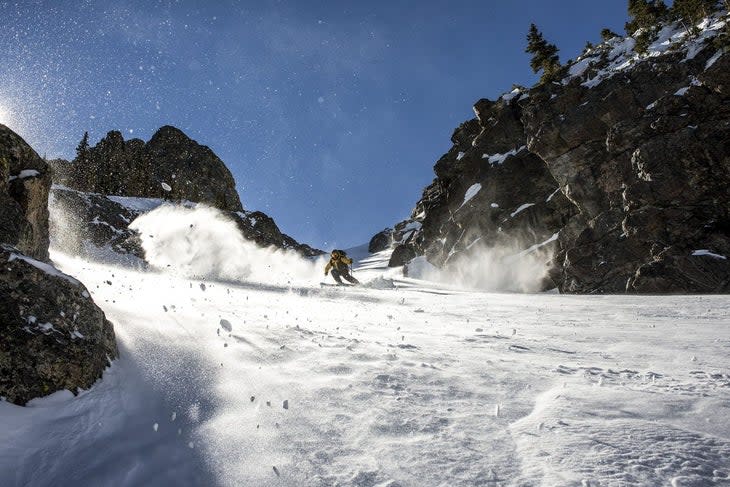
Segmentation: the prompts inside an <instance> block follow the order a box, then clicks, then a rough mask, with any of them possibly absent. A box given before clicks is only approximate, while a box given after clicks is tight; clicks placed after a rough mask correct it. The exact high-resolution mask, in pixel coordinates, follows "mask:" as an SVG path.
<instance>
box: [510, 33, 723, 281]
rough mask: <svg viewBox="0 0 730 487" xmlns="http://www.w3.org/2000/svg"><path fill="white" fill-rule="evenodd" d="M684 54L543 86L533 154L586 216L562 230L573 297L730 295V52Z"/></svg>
mask: <svg viewBox="0 0 730 487" xmlns="http://www.w3.org/2000/svg"><path fill="white" fill-rule="evenodd" d="M713 55H715V50H714V49H713V48H712V47H711V46H708V47H706V48H705V49H703V50H702V51H701V52H700V53H699V54H697V56H695V57H694V58H693V59H688V60H685V57H686V53H685V52H683V51H679V52H674V53H670V54H665V55H663V56H660V57H658V58H655V59H652V60H646V61H644V62H642V63H639V64H637V65H636V66H635V67H633V69H630V70H626V71H625V72H622V73H619V74H616V75H614V76H613V77H612V78H610V79H608V80H605V81H603V82H602V83H600V84H598V85H597V86H595V87H587V86H585V85H583V84H582V83H583V82H585V78H584V77H580V76H579V77H576V78H573V79H572V80H571V81H570V83H569V84H568V85H567V86H565V87H561V88H558V89H556V88H554V87H553V86H549V87H546V88H543V89H540V90H533V94H531V99H530V103H529V104H527V105H526V106H525V116H524V120H525V127H526V132H527V134H528V140H529V149H530V150H531V151H533V152H535V153H537V154H539V155H540V157H541V158H542V159H543V160H544V161H545V163H546V164H547V167H548V168H549V169H550V172H551V174H553V176H554V177H555V179H556V180H557V181H558V182H559V183H560V186H561V188H562V190H563V192H564V194H565V196H566V197H567V198H568V199H569V200H570V201H571V202H572V203H573V204H574V205H575V206H576V207H577V208H578V210H579V212H580V213H579V214H578V215H576V216H575V217H574V220H573V221H571V223H570V224H569V226H568V227H569V231H564V232H562V233H561V238H560V243H561V251H560V253H559V254H558V255H557V258H556V263H561V264H562V269H561V274H562V276H561V278H560V280H559V281H560V289H561V290H562V291H567V292H582V293H587V292H641V293H656V292H727V291H729V290H730V282H728V281H730V263H728V260H727V259H723V258H721V257H715V258H713V257H708V256H707V255H693V254H694V251H695V250H701V249H709V250H711V253H713V254H715V255H721V256H727V255H730V240H729V239H728V232H727V229H728V222H729V221H730V220H729V218H730V187H729V186H728V184H730V96H729V94H728V91H727V86H728V85H727V78H728V74H727V73H728V72H729V71H730V56H728V55H727V54H726V55H724V56H721V57H720V58H719V59H717V61H716V62H715V63H714V64H712V65H711V66H710V67H709V69H705V66H706V64H707V62H708V60H709V59H710V57H711V56H713Z"/></svg>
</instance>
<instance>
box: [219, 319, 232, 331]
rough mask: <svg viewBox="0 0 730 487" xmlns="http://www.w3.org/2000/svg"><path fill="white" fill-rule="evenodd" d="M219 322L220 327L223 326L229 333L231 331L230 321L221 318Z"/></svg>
mask: <svg viewBox="0 0 730 487" xmlns="http://www.w3.org/2000/svg"><path fill="white" fill-rule="evenodd" d="M220 324H221V328H223V329H224V330H226V331H227V332H229V333H230V332H231V331H233V325H231V322H230V321H228V320H225V319H222V320H221V322H220Z"/></svg>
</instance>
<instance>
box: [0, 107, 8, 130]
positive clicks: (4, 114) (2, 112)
mask: <svg viewBox="0 0 730 487" xmlns="http://www.w3.org/2000/svg"><path fill="white" fill-rule="evenodd" d="M0 123H1V124H3V125H10V110H8V109H7V108H5V106H3V105H2V103H0Z"/></svg>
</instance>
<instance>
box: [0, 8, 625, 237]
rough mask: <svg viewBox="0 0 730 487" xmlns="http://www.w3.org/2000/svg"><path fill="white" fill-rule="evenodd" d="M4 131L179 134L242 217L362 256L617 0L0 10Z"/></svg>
mask: <svg viewBox="0 0 730 487" xmlns="http://www.w3.org/2000/svg"><path fill="white" fill-rule="evenodd" d="M0 11H2V15H0V52H2V53H3V56H2V57H0V122H1V123H5V124H7V125H9V126H10V127H11V128H13V129H14V130H16V131H17V132H18V133H20V134H21V135H22V136H23V137H25V138H26V140H27V141H28V142H30V143H31V145H33V147H34V148H35V149H36V150H37V151H38V152H39V153H41V154H45V155H47V156H48V157H57V156H61V157H66V158H70V157H72V156H73V152H74V148H75V146H76V144H77V143H78V141H79V140H80V138H81V135H82V134H83V132H84V131H88V132H89V134H90V138H91V142H92V143H96V141H98V139H99V138H101V137H102V136H103V135H104V134H106V132H107V131H109V130H113V129H119V130H122V131H123V133H124V135H125V138H132V137H139V138H142V139H144V140H148V139H149V138H150V136H151V135H152V134H153V133H154V131H155V130H156V129H157V128H158V127H160V126H162V125H167V124H169V125H175V126H177V127H179V128H181V129H182V130H183V131H185V132H186V133H187V134H188V135H189V136H190V137H192V138H193V139H195V140H197V141H198V142H199V143H201V144H204V145H207V146H209V147H210V148H211V149H213V151H215V153H216V154H217V155H218V156H219V157H220V158H221V159H222V160H223V161H224V162H225V163H226V165H227V166H228V167H229V168H230V169H231V171H232V172H233V175H234V177H235V179H236V182H237V188H238V191H239V194H240V195H241V200H242V202H243V204H244V206H245V207H246V208H247V209H251V210H261V211H264V212H266V213H267V214H269V215H270V216H272V217H273V218H274V219H275V220H276V222H277V224H278V225H279V227H280V228H281V229H282V231H284V232H285V233H288V234H289V235H291V236H293V237H294V238H296V239H297V240H299V241H303V242H307V243H310V244H312V245H314V246H317V247H320V248H323V249H330V248H333V247H349V246H353V245H357V244H360V243H363V242H366V241H367V240H368V239H369V238H370V237H371V236H372V235H373V234H374V233H376V232H377V231H379V230H381V229H382V228H384V227H386V226H390V225H392V224H394V223H396V222H397V221H399V220H401V219H404V218H406V217H407V216H408V215H409V213H410V211H411V209H412V208H413V206H414V205H415V202H416V201H417V200H418V198H419V197H420V194H421V191H422V189H423V187H424V186H426V185H427V184H429V183H430V182H431V180H432V179H433V177H434V175H433V164H434V163H435V161H436V160H437V159H438V158H439V157H440V156H441V155H442V154H443V153H444V152H445V151H446V150H448V148H449V147H450V145H451V143H450V140H449V138H450V136H451V133H452V131H453V129H454V128H455V127H456V126H457V125H458V124H459V123H461V122H462V121H464V120H466V119H468V118H471V117H473V112H472V111H471V106H472V105H473V103H474V102H475V101H476V100H478V99H479V98H492V99H494V98H497V97H498V96H499V95H500V94H501V93H502V92H505V91H509V90H510V89H511V86H512V84H513V83H519V84H523V85H528V86H529V85H532V84H533V83H534V81H535V80H536V76H535V75H534V74H533V73H532V72H531V70H530V68H529V57H528V55H527V54H525V53H524V47H525V35H526V33H527V29H528V27H529V25H530V23H531V22H535V23H536V24H537V25H538V27H539V28H540V29H541V30H542V31H543V33H544V34H545V36H546V38H547V39H548V40H549V41H550V42H553V43H555V44H556V45H557V46H558V47H559V48H560V55H561V60H562V61H565V60H567V59H569V58H573V57H575V56H577V55H578V54H579V53H580V51H581V50H582V49H583V46H584V45H585V42H586V41H587V40H590V41H592V42H597V41H598V40H599V32H600V30H601V28H603V27H609V28H611V29H613V30H614V31H616V32H619V33H622V32H623V24H624V22H625V21H626V2H625V1H623V0H609V1H605V0H603V1H598V0H591V1H586V0H582V1H581V0H560V1H554V2H545V1H541V0H523V1H520V2H510V1H499V2H497V1H490V0H480V1H422V2H413V1H411V2H407V1H397V0H396V1H371V2H362V1H357V2H354V1H353V2H351V1H343V0H339V1H319V2H314V1H261V0H259V1H251V2H248V1H241V2H235V1H211V2H208V1H186V0H181V1H165V2H150V1H123V0H122V1H114V2H93V1H87V2H65V1H55V2H54V1H40V0H38V1H28V2H3V1H2V0H0Z"/></svg>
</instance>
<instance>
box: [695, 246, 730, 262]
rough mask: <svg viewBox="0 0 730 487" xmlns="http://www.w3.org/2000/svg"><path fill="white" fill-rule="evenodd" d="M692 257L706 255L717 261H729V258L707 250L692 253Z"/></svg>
mask: <svg viewBox="0 0 730 487" xmlns="http://www.w3.org/2000/svg"><path fill="white" fill-rule="evenodd" d="M692 255H695V256H702V255H706V256H708V257H713V258H715V259H722V260H726V259H727V257H725V256H724V255H720V254H714V253H712V252H710V251H709V250H707V249H699V250H695V251H694V252H692Z"/></svg>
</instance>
